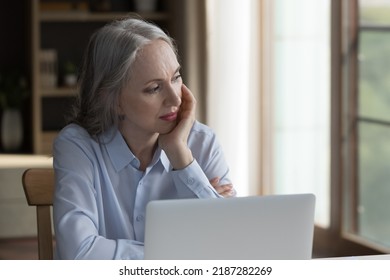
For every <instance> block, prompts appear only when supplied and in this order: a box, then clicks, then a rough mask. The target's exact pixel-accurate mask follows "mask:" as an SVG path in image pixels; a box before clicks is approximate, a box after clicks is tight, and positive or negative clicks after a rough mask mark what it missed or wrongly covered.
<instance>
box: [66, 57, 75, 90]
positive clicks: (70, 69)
mask: <svg viewBox="0 0 390 280" xmlns="http://www.w3.org/2000/svg"><path fill="white" fill-rule="evenodd" d="M64 84H65V86H68V87H73V86H75V85H76V84H77V66H76V64H74V63H73V62H72V61H66V62H65V63H64Z"/></svg>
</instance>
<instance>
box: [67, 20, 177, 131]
mask: <svg viewBox="0 0 390 280" xmlns="http://www.w3.org/2000/svg"><path fill="white" fill-rule="evenodd" d="M156 39H161V40H164V41H165V42H167V43H168V44H169V45H170V46H171V47H172V50H173V51H174V52H175V53H176V54H177V49H176V47H175V45H174V42H173V39H172V38H170V37H169V36H168V35H167V34H165V33H164V31H162V30H161V29H160V28H159V27H157V26H156V25H154V24H152V23H149V22H146V21H143V20H140V19H134V18H127V19H123V20H118V21H113V22H111V23H109V24H107V25H105V26H104V27H102V28H100V29H99V30H97V31H96V32H95V33H94V34H93V35H92V36H91V38H90V40H89V43H88V46H87V49H86V52H85V54H84V58H83V63H82V67H81V72H80V77H79V86H80V89H79V94H78V97H77V101H76V103H75V105H74V108H73V109H74V110H73V116H72V119H71V122H74V123H77V124H79V125H81V126H82V127H84V128H85V129H86V130H87V131H88V133H89V134H90V135H91V136H97V135H98V134H100V133H103V132H105V131H106V130H107V129H108V128H110V127H111V126H113V125H114V126H117V125H118V120H119V115H118V114H119V112H118V104H119V97H120V94H121V90H122V88H123V87H124V86H125V85H126V83H127V82H128V81H129V79H130V76H131V71H132V64H133V62H134V60H135V58H136V56H137V52H138V51H139V50H140V49H141V48H142V47H144V46H145V45H146V44H148V43H150V42H151V41H153V40H156Z"/></svg>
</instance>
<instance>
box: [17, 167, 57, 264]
mask: <svg viewBox="0 0 390 280" xmlns="http://www.w3.org/2000/svg"><path fill="white" fill-rule="evenodd" d="M22 184H23V189H24V193H25V195H26V198H27V203H28V205H30V206H36V210H37V228H38V256H39V259H40V260H51V259H53V233H52V222H51V213H50V210H51V206H52V205H53V192H54V170H53V169H52V168H31V169H27V170H26V171H24V173H23V177H22Z"/></svg>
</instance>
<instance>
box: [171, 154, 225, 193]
mask: <svg viewBox="0 0 390 280" xmlns="http://www.w3.org/2000/svg"><path fill="white" fill-rule="evenodd" d="M172 177H173V181H174V183H175V186H176V189H177V192H178V194H179V196H180V197H186V192H187V191H188V190H190V191H192V193H194V194H195V195H196V197H198V198H213V197H218V198H220V197H222V196H221V195H219V194H218V193H217V192H216V190H215V189H214V188H213V187H212V186H211V184H210V182H209V180H208V178H207V177H206V175H205V173H204V171H203V170H202V168H201V167H200V166H199V164H198V162H197V160H196V159H194V160H193V162H192V163H191V164H190V165H189V166H187V167H186V168H184V169H181V170H175V171H172Z"/></svg>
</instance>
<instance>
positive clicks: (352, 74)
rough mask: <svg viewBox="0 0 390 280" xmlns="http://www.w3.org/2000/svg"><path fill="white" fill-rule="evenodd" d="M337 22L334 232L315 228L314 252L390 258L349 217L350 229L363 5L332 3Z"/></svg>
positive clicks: (354, 204)
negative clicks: (359, 232)
mask: <svg viewBox="0 0 390 280" xmlns="http://www.w3.org/2000/svg"><path fill="white" fill-rule="evenodd" d="M331 16H332V20H331V24H332V26H331V174H330V176H331V180H330V182H331V184H330V192H331V207H330V209H331V210H330V227H329V228H320V227H316V228H315V235H314V252H315V254H316V255H317V256H324V257H328V256H351V255H371V254H380V253H389V252H390V250H389V249H388V248H385V247H383V246H380V245H378V244H376V243H374V242H372V241H369V240H367V239H365V238H363V237H361V236H359V235H358V234H356V233H353V232H348V231H347V230H346V223H347V216H346V214H347V213H348V214H349V215H352V216H351V217H352V221H353V223H352V224H351V225H350V228H352V229H355V230H356V229H357V226H358V225H357V213H356V211H352V210H353V209H357V206H358V199H357V198H358V140H359V138H358V122H359V115H358V82H359V76H358V74H359V72H358V70H359V69H358V39H359V32H360V30H361V27H360V26H359V2H358V0H347V1H339V0H332V1H331ZM347 198H349V200H347ZM347 211H349V212H347Z"/></svg>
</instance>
